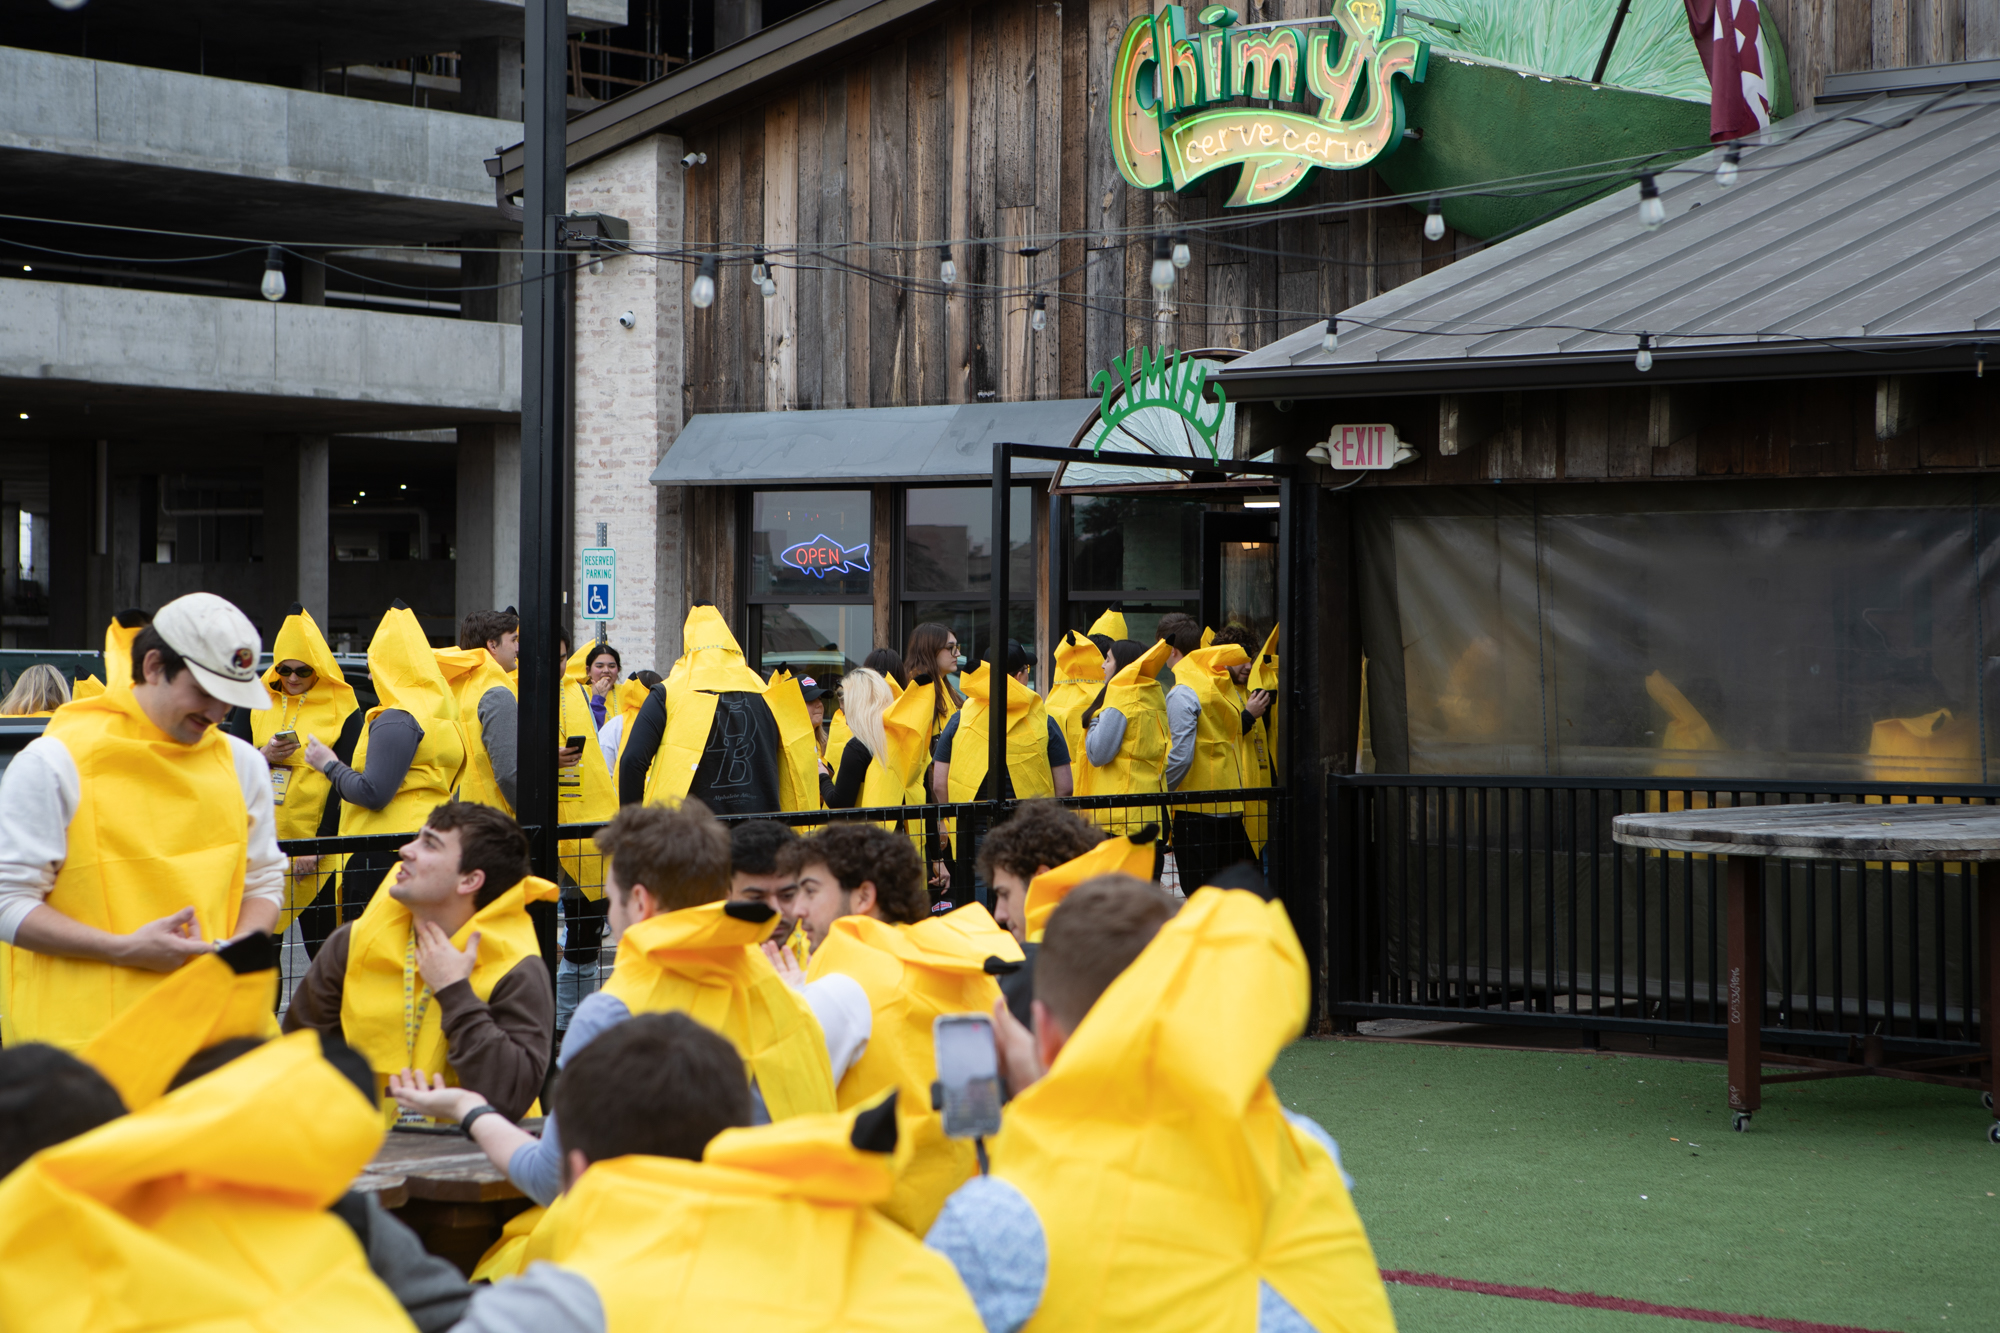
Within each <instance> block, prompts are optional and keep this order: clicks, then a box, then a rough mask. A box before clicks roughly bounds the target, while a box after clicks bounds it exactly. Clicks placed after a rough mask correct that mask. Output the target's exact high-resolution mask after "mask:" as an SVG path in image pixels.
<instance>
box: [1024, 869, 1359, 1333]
mask: <svg viewBox="0 0 2000 1333" xmlns="http://www.w3.org/2000/svg"><path fill="white" fill-rule="evenodd" d="M1306 997H1307V977H1306V963H1305V955H1304V953H1303V952H1302V950H1301V949H1300V947H1299V942H1298V937H1297V936H1296V935H1294V934H1293V933H1292V927H1291V923H1290V921H1289V920H1287V919H1286V917H1285V913H1284V908H1283V907H1282V906H1281V905H1280V904H1278V903H1275V902H1273V903H1266V902H1263V901H1261V900H1260V899H1258V898H1257V896H1256V895H1255V894H1251V893H1246V892H1243V891H1242V890H1224V889H1213V888H1206V889H1201V890H1198V891H1197V892H1196V893H1195V895H1194V896H1193V897H1192V898H1190V899H1188V901H1187V904H1186V905H1185V906H1183V907H1182V908H1181V910H1180V912H1179V914H1178V915H1176V916H1175V917H1174V919H1173V920H1171V921H1169V922H1168V923H1167V924H1166V925H1165V926H1163V927H1162V928H1161V930H1160V933H1159V935H1158V936H1157V937H1156V938H1155V939H1154V940H1153V942H1152V943H1151V944H1150V945H1148V946H1147V948H1146V950H1145V952H1143V953H1141V954H1140V955H1139V957H1138V959H1137V961H1135V962H1134V963H1133V964H1132V966H1131V967H1129V968H1127V969H1126V970H1125V972H1124V974H1123V975H1121V976H1120V977H1119V978H1118V979H1117V980H1116V981H1113V982H1112V983H1111V985H1110V987H1109V988H1107V989H1106V990H1105V992H1104V994H1103V996H1102V997H1101V998H1100V999H1099V1000H1098V1001H1097V1003H1096V1005H1095V1006H1093V1007H1092V1008H1091V1010H1090V1012H1089V1013H1088V1014H1087V1015H1085V1016H1084V1019H1083V1021H1082V1022H1081V1023H1079V1024H1078V1025H1077V1029H1076V1032H1075V1033H1074V1034H1073V1035H1072V1036H1071V1037H1070V1040H1069V1042H1068V1044H1067V1045H1066V1046H1064V1048H1063V1050H1062V1052H1061V1053H1060V1054H1059V1055H1058V1056H1057V1057H1056V1060H1055V1064H1054V1065H1053V1066H1052V1067H1051V1068H1050V1070H1049V1072H1048V1074H1047V1075H1046V1076H1045V1077H1044V1078H1043V1079H1042V1080H1041V1081H1040V1082H1038V1083H1036V1084H1034V1085H1033V1086H1032V1087H1030V1088H1028V1089H1027V1090H1026V1091H1025V1092H1023V1093H1022V1094H1021V1095H1020V1096H1019V1097H1017V1098H1015V1099H1014V1101H1013V1103H1012V1104H1011V1105H1009V1106H1008V1108H1007V1115H1006V1123H1005V1125H1004V1127H1003V1128H1002V1129H1001V1131H1000V1134H999V1136H998V1137H997V1138H995V1139H993V1140H992V1141H991V1144H990V1146H991V1149H992V1154H993V1173H994V1175H996V1176H998V1177H999V1178H1000V1179H1002V1180H1005V1181H1007V1182H1008V1183H1010V1184H1012V1185H1013V1186H1014V1187H1015V1188H1017V1189H1019V1190H1020V1191H1021V1192H1022V1194H1024V1195H1026V1196H1027V1199H1028V1201H1029V1202H1030V1203H1031V1204H1033V1205H1034V1208H1035V1212H1036V1214H1037V1215H1038V1216H1039V1217H1040V1219H1041V1223H1042V1226H1043V1229H1044V1231H1045V1233H1046V1237H1047V1242H1048V1256H1049V1271H1048V1282H1047V1286H1046V1287H1045V1288H1044V1290H1043V1293H1042V1301H1041V1306H1040V1308H1039V1309H1037V1310H1036V1312H1035V1315H1034V1317H1033V1318H1032V1319H1030V1320H1029V1321H1028V1323H1027V1325H1026V1326H1025V1327H1026V1328H1027V1329H1029V1330H1034V1331H1035V1333H1042V1331H1043V1330H1054V1329H1062V1330H1110V1329H1147V1330H1158V1331H1159V1333H1174V1331H1175V1330H1182V1329H1185V1330H1190V1333H1193V1331H1194V1330H1200V1331H1201V1333H1215V1331H1223V1333H1255V1330H1256V1328H1257V1306H1258V1283H1259V1282H1260V1281H1261V1282H1268V1283H1270V1284H1271V1286H1272V1287H1273V1288H1274V1289H1275V1290H1276V1291H1277V1292H1278V1294H1279V1295H1281V1296H1283V1297H1284V1298H1285V1300H1286V1301H1287V1302H1289V1303H1290V1304H1291V1306H1292V1308H1293V1309H1294V1310H1296V1311H1298V1313H1299V1314H1301V1315H1303V1316H1304V1317H1305V1319H1306V1321H1307V1322H1308V1323H1310V1324H1311V1325H1312V1327H1314V1328H1318V1329H1339V1330H1341V1331H1342V1333H1393V1330H1394V1328H1395V1320H1394V1317H1393V1316H1392V1315H1391V1313H1390V1310H1389V1300H1388V1296H1387V1295H1386V1293H1385V1292H1384V1290H1383V1286H1382V1278H1381V1274H1380V1272H1379V1271H1378V1270H1377V1269H1376V1266H1375V1256H1374V1253H1373V1252H1372V1250H1371V1249H1370V1248H1369V1245H1368V1237H1367V1235H1366V1234H1365V1233H1364V1232H1363V1230H1362V1227H1361V1219H1360V1218H1359V1217H1358V1216H1357V1215H1356V1213H1355V1211H1354V1204H1353V1201H1352V1200H1351V1199H1349V1198H1348V1194H1347V1188H1346V1186H1345V1184H1344V1183H1343V1182H1342V1180H1341V1174H1340V1168H1339V1166H1338V1165H1337V1164H1336V1163H1335V1162H1334V1160H1333V1158H1332V1156H1331V1155H1330V1154H1328V1153H1327V1151H1326V1150H1325V1149H1324V1148H1322V1147H1321V1146H1320V1145H1319V1144H1318V1143H1317V1142H1315V1141H1313V1140H1312V1139H1311V1138H1310V1137H1309V1136H1307V1135H1306V1134H1305V1133H1303V1132H1302V1131H1300V1130H1297V1129H1295V1128H1293V1127H1292V1125H1291V1124H1290V1123H1289V1122H1288V1121H1287V1120H1286V1119H1285V1117H1284V1114H1283V1111H1282V1109H1281V1106H1280V1103H1279V1101H1278V1097H1277V1094H1276V1093H1275V1092H1274V1091H1273V1090H1272V1087H1271V1080H1270V1079H1269V1077H1268V1076H1267V1075H1268V1073H1269V1070H1270V1068H1271V1062H1272V1061H1273V1060H1275V1059H1276V1058H1277V1055H1278V1052H1279V1051H1280V1050H1281V1049H1283V1047H1284V1046H1285V1044H1286V1043H1287V1042H1289V1041H1291V1040H1292V1039H1293V1038H1294V1037H1296V1036H1298V1035H1299V1029H1300V1026H1301V1024H1302V1023H1303V1021H1304V1019H1305V1013H1306Z"/></svg>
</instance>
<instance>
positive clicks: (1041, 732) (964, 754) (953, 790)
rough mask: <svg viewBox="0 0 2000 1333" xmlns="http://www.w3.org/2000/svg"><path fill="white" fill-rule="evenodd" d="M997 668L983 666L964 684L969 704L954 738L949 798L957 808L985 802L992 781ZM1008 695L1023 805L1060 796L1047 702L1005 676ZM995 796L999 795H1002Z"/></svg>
mask: <svg viewBox="0 0 2000 1333" xmlns="http://www.w3.org/2000/svg"><path fill="white" fill-rule="evenodd" d="M992 674H993V664H992V663H990V662H981V663H980V664H979V665H978V666H976V667H973V668H972V669H970V670H968V671H967V672H965V673H964V674H963V675H961V676H960V677H959V678H958V679H959V684H960V685H962V686H964V688H965V703H964V704H963V705H961V706H960V708H959V710H958V730H957V731H956V732H955V733H953V735H952V738H951V765H950V769H949V778H948V781H949V783H950V786H949V788H948V789H947V791H946V793H945V794H946V796H947V797H949V798H950V799H951V800H952V801H954V802H964V801H973V800H977V799H979V796H978V793H979V786H980V784H981V783H983V782H985V781H986V772H987V769H988V768H989V767H990V766H991V765H992V762H993V751H992V741H991V732H990V731H989V730H988V728H989V727H990V726H991V718H992V713H993V701H992V686H991V684H990V680H991V677H992ZM1001 680H1002V681H1003V682H1005V688H1006V691H1007V705H1006V707H1007V776H1008V777H1009V778H1010V779H1011V780H1012V782H1013V784H1014V795H1015V797H1016V798H1017V799H1019V800H1023V801H1026V800H1032V799H1033V798H1035V797H1037V796H1053V795H1055V791H1056V786H1055V776H1054V773H1053V772H1052V770H1051V769H1050V768H1049V714H1048V709H1047V707H1046V706H1045V705H1044V704H1043V703H1042V696H1041V695H1039V694H1036V693H1035V692H1034V691H1033V690H1031V689H1029V688H1028V687H1027V686H1026V685H1023V684H1022V683H1021V682H1020V681H1018V680H1015V679H1014V678H1013V677H1012V676H1002V677H1001ZM993 795H996V796H997V795H998V792H997V790H996V791H995V792H994V793H993Z"/></svg>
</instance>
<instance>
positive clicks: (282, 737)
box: [271, 731, 299, 745]
mask: <svg viewBox="0 0 2000 1333" xmlns="http://www.w3.org/2000/svg"><path fill="white" fill-rule="evenodd" d="M271 739H272V740H274V741H277V742H279V743H280V744H282V745H297V744H298V743H299V733H298V732H296V731H279V732H273V733H272V735H271Z"/></svg>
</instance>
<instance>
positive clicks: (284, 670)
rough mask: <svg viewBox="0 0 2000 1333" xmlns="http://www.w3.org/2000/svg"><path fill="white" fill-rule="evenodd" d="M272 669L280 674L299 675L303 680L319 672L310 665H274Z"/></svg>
mask: <svg viewBox="0 0 2000 1333" xmlns="http://www.w3.org/2000/svg"><path fill="white" fill-rule="evenodd" d="M271 670H272V671H274V672H276V673H277V674H278V675H280V676H297V677H298V678H299V679H301V680H304V679H306V678H307V677H309V676H316V675H318V674H319V673H318V672H316V671H314V670H313V669H312V668H311V667H309V666H302V667H287V666H281V667H272V668H271Z"/></svg>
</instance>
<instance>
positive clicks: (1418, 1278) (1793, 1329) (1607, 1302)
mask: <svg viewBox="0 0 2000 1333" xmlns="http://www.w3.org/2000/svg"><path fill="white" fill-rule="evenodd" d="M1382 1280H1383V1281H1384V1282H1396V1283H1400V1284H1401V1285H1403V1286H1406V1287H1440V1288H1442V1289H1444V1290H1445V1291H1469V1292H1473V1293H1475V1294H1476V1295H1480V1296H1510V1297H1512V1298H1514V1299H1515V1300H1520V1301H1547V1302H1548V1303H1549V1304H1551V1305H1579V1306H1582V1307H1584V1308H1585V1309H1590V1310H1618V1311H1621V1312H1623V1313H1625V1314H1654V1315H1661V1316H1664V1317H1666V1318H1668V1319H1689V1320H1694V1321H1696V1322H1698V1323H1703V1324H1732V1325H1734V1326H1735V1327H1737V1328H1760V1329H1765V1330H1767V1331H1768V1333H1883V1331H1882V1330H1880V1329H1868V1328H1857V1327H1855V1326H1854V1325H1852V1324H1816V1323H1814V1322H1813V1321H1812V1320H1810V1319H1774V1318H1772V1317H1771V1316H1769V1315H1761V1314H1730V1313H1728V1312H1727V1311H1723V1310H1696V1309H1693V1308H1691V1307H1689V1306H1684V1305H1655V1304H1653V1303H1652V1302H1651V1301H1635V1300H1628V1299H1627V1298H1626V1297H1623V1296H1599V1295H1598V1294H1597V1293H1596V1292H1591V1291H1557V1290H1556V1289H1555V1288H1554V1287H1512V1286H1508V1285H1507V1284H1506V1283H1503V1282H1474V1281H1472V1280H1471V1279H1470V1278H1462V1277H1444V1276H1441V1275H1440V1274H1437V1273H1405V1272H1399V1271H1397V1270H1394V1269H1388V1268H1385V1269H1383V1270H1382Z"/></svg>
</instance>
